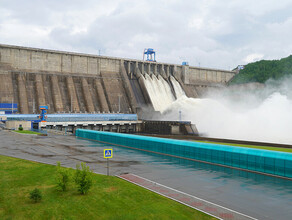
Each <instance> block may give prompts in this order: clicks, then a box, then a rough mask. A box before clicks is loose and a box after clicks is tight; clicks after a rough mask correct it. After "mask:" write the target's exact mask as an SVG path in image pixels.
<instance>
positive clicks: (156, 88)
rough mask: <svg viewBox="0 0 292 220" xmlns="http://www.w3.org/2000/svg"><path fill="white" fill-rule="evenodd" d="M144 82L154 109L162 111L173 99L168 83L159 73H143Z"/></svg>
mask: <svg viewBox="0 0 292 220" xmlns="http://www.w3.org/2000/svg"><path fill="white" fill-rule="evenodd" d="M144 82H145V86H146V89H147V91H148V94H149V96H150V99H151V102H152V104H153V107H154V109H155V111H160V112H163V111H164V110H165V109H166V108H167V107H169V106H170V105H171V104H172V103H173V102H174V101H175V97H174V96H173V94H172V92H171V88H170V86H169V84H168V83H167V82H166V81H165V80H164V79H163V78H162V77H161V76H160V75H158V78H157V77H156V76H155V75H152V76H149V75H148V74H145V78H144Z"/></svg>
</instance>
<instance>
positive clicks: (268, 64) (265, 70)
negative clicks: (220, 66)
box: [229, 55, 292, 85]
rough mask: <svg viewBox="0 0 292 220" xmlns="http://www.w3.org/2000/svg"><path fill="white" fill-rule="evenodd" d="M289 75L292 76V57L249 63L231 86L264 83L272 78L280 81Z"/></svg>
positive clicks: (232, 81)
mask: <svg viewBox="0 0 292 220" xmlns="http://www.w3.org/2000/svg"><path fill="white" fill-rule="evenodd" d="M289 74H291V75H292V55H290V56H289V57H286V58H282V59H280V60H261V61H257V62H254V63H249V64H247V65H246V66H245V68H244V69H243V70H240V72H239V74H237V75H236V76H235V77H234V78H233V79H232V80H231V82H230V83H229V84H230V85H232V84H242V83H250V82H259V83H264V82H266V81H267V80H268V79H270V78H272V79H279V78H281V77H283V76H285V75H289Z"/></svg>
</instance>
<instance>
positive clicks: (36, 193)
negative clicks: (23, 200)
mask: <svg viewBox="0 0 292 220" xmlns="http://www.w3.org/2000/svg"><path fill="white" fill-rule="evenodd" d="M29 198H30V199H31V200H32V201H34V202H35V203H36V202H40V201H41V200H42V198H43V196H42V192H41V191H40V190H39V189H38V188H35V189H34V190H32V191H30V193H29Z"/></svg>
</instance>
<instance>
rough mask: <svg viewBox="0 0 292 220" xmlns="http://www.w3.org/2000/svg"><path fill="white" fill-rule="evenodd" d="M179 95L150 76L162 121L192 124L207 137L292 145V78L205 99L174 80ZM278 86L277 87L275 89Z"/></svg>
mask: <svg viewBox="0 0 292 220" xmlns="http://www.w3.org/2000/svg"><path fill="white" fill-rule="evenodd" d="M170 81H171V84H172V86H173V89H174V91H175V96H176V99H175V97H174V96H173V95H172V93H171V89H170V86H169V85H168V83H167V82H166V81H165V80H164V79H163V78H162V77H159V78H156V77H153V78H151V77H150V76H148V75H146V80H145V84H146V87H147V90H148V92H149V96H150V98H151V100H152V102H153V106H154V108H155V110H157V111H160V112H162V113H163V116H162V117H161V119H164V120H178V119H179V112H180V111H181V116H182V120H184V121H191V122H192V123H193V124H195V125H196V126H197V128H198V130H199V132H200V133H201V134H202V135H204V136H209V137H214V138H215V137H216V138H227V139H238V140H250V141H261V142H272V143H283V144H292V135H291V131H292V114H291V112H292V92H291V91H292V77H290V78H288V79H287V78H286V79H285V80H282V81H277V82H270V83H266V85H265V87H264V88H260V89H257V90H252V91H250V90H249V89H245V90H240V89H235V90H232V89H230V88H227V89H221V90H217V91H216V92H213V93H211V94H209V95H208V96H207V97H205V98H188V97H187V96H186V95H185V93H184V91H183V89H182V88H181V86H180V84H179V82H178V81H176V79H175V78H174V77H170ZM275 84H276V85H275Z"/></svg>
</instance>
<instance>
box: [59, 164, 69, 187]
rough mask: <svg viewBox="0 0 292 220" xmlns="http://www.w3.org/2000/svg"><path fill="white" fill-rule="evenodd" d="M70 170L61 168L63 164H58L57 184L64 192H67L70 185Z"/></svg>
mask: <svg viewBox="0 0 292 220" xmlns="http://www.w3.org/2000/svg"><path fill="white" fill-rule="evenodd" d="M70 176H71V173H70V170H69V169H66V168H63V167H61V163H60V162H57V175H56V182H57V188H58V189H60V190H62V191H66V190H67V187H68V184H69V180H70Z"/></svg>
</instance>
